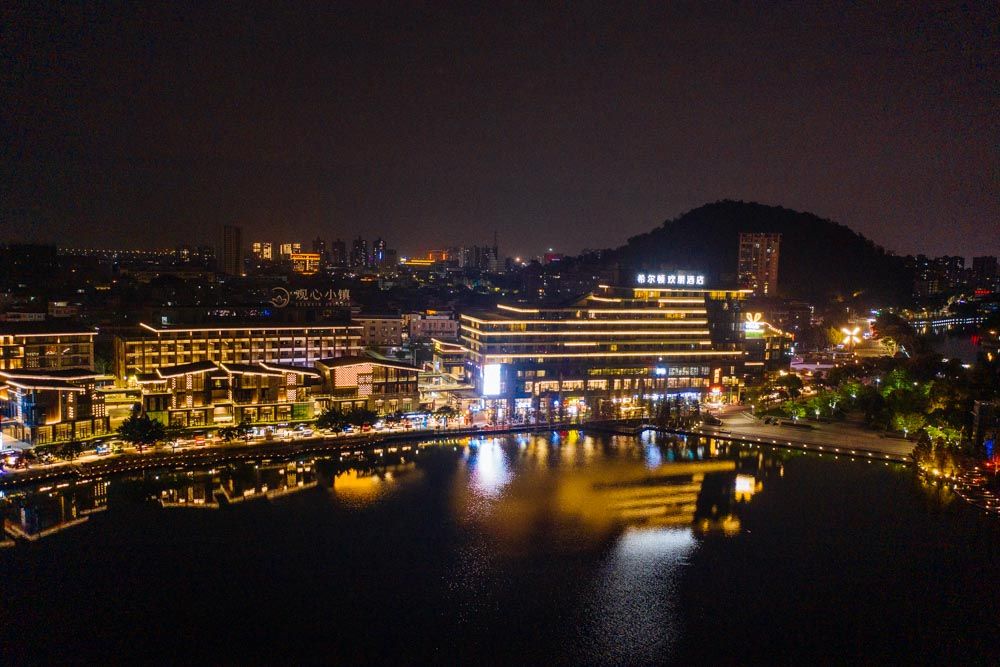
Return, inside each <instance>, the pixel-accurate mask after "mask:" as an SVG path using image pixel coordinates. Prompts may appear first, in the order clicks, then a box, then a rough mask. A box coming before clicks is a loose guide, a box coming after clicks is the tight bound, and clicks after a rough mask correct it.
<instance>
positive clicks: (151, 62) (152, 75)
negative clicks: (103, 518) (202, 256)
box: [0, 0, 1000, 256]
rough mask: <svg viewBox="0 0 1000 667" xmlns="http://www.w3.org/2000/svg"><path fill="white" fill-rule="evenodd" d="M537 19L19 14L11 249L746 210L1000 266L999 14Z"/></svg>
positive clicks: (588, 226)
mask: <svg viewBox="0 0 1000 667" xmlns="http://www.w3.org/2000/svg"><path fill="white" fill-rule="evenodd" d="M524 4H525V5H526V6H521V7H518V6H508V5H503V4H499V3H498V4H496V5H494V3H478V2H467V3H461V4H456V5H453V6H450V7H449V6H446V5H445V4H443V3H438V2H428V3H426V4H399V5H378V4H376V3H373V2H360V3H356V4H352V3H345V2H315V3H313V2H273V3H268V5H270V6H267V5H263V4H262V5H260V6H255V5H246V4H243V3H238V2H227V3H212V2H207V1H205V0H202V1H199V2H194V3H186V2H180V1H178V2H171V3H167V4H163V5H154V4H152V3H145V2H130V3H86V4H82V3H75V2H74V3H68V2H67V3H59V4H58V5H53V6H51V7H49V8H46V7H45V4H44V3H41V2H37V1H30V2H24V3H21V2H13V1H8V2H5V3H3V9H2V11H3V24H2V27H0V30H2V55H3V60H2V63H0V65H2V70H3V71H2V73H0V76H2V78H3V87H2V91H3V95H2V102H0V109H2V110H0V114H2V122H3V127H2V128H0V130H2V133H3V141H2V142H0V143H2V148H0V150H2V155H0V157H2V174H0V176H2V183H0V197H2V201H0V213H2V218H0V227H2V228H0V232H2V233H3V238H2V239H0V240H7V239H13V240H27V239H32V240H56V241H59V242H61V243H63V244H66V245H79V246H86V247H113V246H131V247H152V246H167V245H174V244H176V243H179V242H185V241H187V242H214V241H215V240H216V239H217V237H218V229H219V227H220V225H221V224H222V223H224V222H235V223H240V224H243V225H244V228H245V237H246V238H247V240H250V239H252V238H257V237H261V238H265V239H270V240H274V241H280V240H282V239H288V240H292V239H295V240H302V241H307V240H309V239H311V238H312V237H313V236H315V235H316V234H321V235H322V236H324V237H328V238H332V237H335V236H342V237H344V238H350V237H352V236H355V235H357V234H363V235H364V236H366V237H368V238H372V237H374V236H377V235H380V236H384V237H386V238H387V239H388V240H389V244H390V246H396V247H398V248H399V249H400V250H401V251H403V252H404V253H413V252H416V251H421V250H426V249H428V248H431V247H438V246H447V245H453V244H462V243H475V242H480V243H485V242H487V241H491V240H492V236H493V230H494V229H496V230H499V233H500V237H501V251H502V252H505V253H507V254H520V253H527V254H537V253H539V252H541V251H542V250H543V249H544V248H545V247H548V246H553V247H555V248H556V249H557V250H562V251H567V252H574V251H577V250H579V249H581V248H583V247H606V246H616V245H619V244H621V243H622V242H624V240H625V239H626V237H627V236H629V235H632V234H635V233H638V232H642V231H646V230H648V229H649V228H651V227H653V226H655V225H657V224H659V223H661V222H662V221H663V220H664V219H666V218H668V217H673V216H675V215H678V214H679V213H682V212H683V211H685V210H687V209H689V208H693V207H695V206H698V205H700V204H703V203H705V202H709V201H714V200H717V199H722V198H736V199H747V200H754V201H761V202H764V203H769V204H781V205H784V206H787V207H790V208H795V209H800V210H807V211H811V212H814V213H817V214H819V215H822V216H824V217H830V218H833V219H835V220H837V221H839V222H843V223H845V224H847V225H849V226H851V227H853V228H854V229H856V230H858V231H860V232H861V233H863V234H865V235H867V236H869V237H871V238H873V239H874V240H875V241H877V242H879V243H881V244H883V245H885V246H887V247H888V248H890V249H892V250H895V251H897V252H900V253H908V252H925V253H928V254H941V253H949V254H962V255H966V256H971V255H973V254H983V253H987V252H991V253H994V254H997V253H1000V196H998V187H997V186H998V183H1000V179H998V175H1000V174H998V147H1000V136H998V135H1000V132H998V129H997V128H998V109H1000V105H998V102H1000V92H998V86H1000V84H998V72H997V69H998V63H1000V55H998V51H1000V38H998V30H1000V28H998V24H1000V9H998V7H1000V5H998V3H995V2H969V3H964V4H965V5H966V6H963V5H962V4H957V3H949V2H932V3H928V4H927V5H926V6H924V7H920V6H919V4H918V3H913V2H901V3H898V4H895V5H894V4H893V3H871V5H870V6H859V5H860V3H857V4H856V3H844V4H840V3H832V2H822V3H821V2H801V3H788V5H787V6H784V7H781V6H779V5H778V3H771V2H751V3H746V4H741V3H728V2H727V3H718V4H716V3H703V2H694V3H666V2H661V3H651V4H649V5H633V6H631V8H627V7H622V6H617V5H618V4H619V3H611V2H599V3H585V2H580V3H566V4H558V5H557V4H545V5H544V6H542V3H524ZM668 4H669V5H670V6H669V7H668V6H666V5H668ZM488 5H494V6H488ZM527 5H537V6H534V7H530V8H529V7H527Z"/></svg>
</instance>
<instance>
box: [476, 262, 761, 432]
mask: <svg viewBox="0 0 1000 667" xmlns="http://www.w3.org/2000/svg"><path fill="white" fill-rule="evenodd" d="M636 282H637V285H636V286H635V287H617V288H616V287H607V286H601V288H600V289H599V290H598V292H596V293H593V294H589V295H587V296H585V297H583V298H582V299H580V300H579V301H577V302H576V303H573V304H571V305H568V306H564V307H558V308H527V307H515V306H505V305H500V306H497V310H496V311H491V312H486V313H470V314H465V315H462V318H461V341H462V345H463V346H464V347H465V348H466V360H467V361H466V373H467V376H468V377H469V380H470V381H471V382H472V383H473V384H474V386H475V388H476V390H477V391H478V392H479V394H480V395H481V396H483V398H484V399H486V403H487V405H488V406H489V407H490V408H491V409H493V410H495V411H496V418H497V419H504V418H509V417H525V416H528V415H531V414H532V413H536V414H537V413H540V414H541V415H543V416H574V415H580V414H588V415H591V416H608V417H610V416H617V415H622V414H630V413H633V412H635V411H636V409H637V408H639V407H640V406H643V405H648V403H649V402H651V401H657V400H662V399H663V398H665V397H673V396H680V397H683V398H691V399H694V398H701V397H704V396H705V395H706V394H711V395H713V396H717V397H719V398H720V399H721V398H727V399H735V398H736V396H737V395H738V393H739V388H740V382H741V380H740V378H741V377H742V376H743V326H742V324H741V322H742V316H741V314H740V310H741V302H742V301H743V299H744V298H745V297H746V296H747V292H746V291H745V290H714V289H705V288H704V287H703V285H704V279H703V277H701V276H693V275H685V274H676V275H675V274H670V275H664V274H649V275H646V274H643V275H642V276H640V277H639V279H637V281H636Z"/></svg>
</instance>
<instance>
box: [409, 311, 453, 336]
mask: <svg viewBox="0 0 1000 667" xmlns="http://www.w3.org/2000/svg"><path fill="white" fill-rule="evenodd" d="M404 319H405V320H406V329H407V333H408V334H409V336H410V340H412V341H430V340H431V339H434V338H437V339H439V340H458V320H457V319H455V316H454V315H452V314H451V313H442V312H437V311H433V310H428V311H425V312H423V313H409V314H407V315H404Z"/></svg>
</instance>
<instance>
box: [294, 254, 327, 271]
mask: <svg viewBox="0 0 1000 667" xmlns="http://www.w3.org/2000/svg"><path fill="white" fill-rule="evenodd" d="M291 259H292V271H295V272H296V273H303V274H306V275H312V274H314V273H317V272H318V271H319V266H320V254H319V253H318V252H297V253H292V257H291Z"/></svg>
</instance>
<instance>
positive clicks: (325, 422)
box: [316, 407, 347, 431]
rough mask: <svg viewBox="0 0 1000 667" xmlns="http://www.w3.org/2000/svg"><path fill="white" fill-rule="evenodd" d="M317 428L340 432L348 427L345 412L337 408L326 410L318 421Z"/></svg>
mask: <svg viewBox="0 0 1000 667" xmlns="http://www.w3.org/2000/svg"><path fill="white" fill-rule="evenodd" d="M316 426H317V427H318V428H322V429H328V430H331V431H339V430H340V429H342V428H344V427H345V426H347V419H345V415H344V413H343V412H341V411H340V410H338V409H337V408H333V407H330V408H327V409H326V410H324V411H323V414H321V415H320V416H319V417H318V418H317V419H316Z"/></svg>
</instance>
